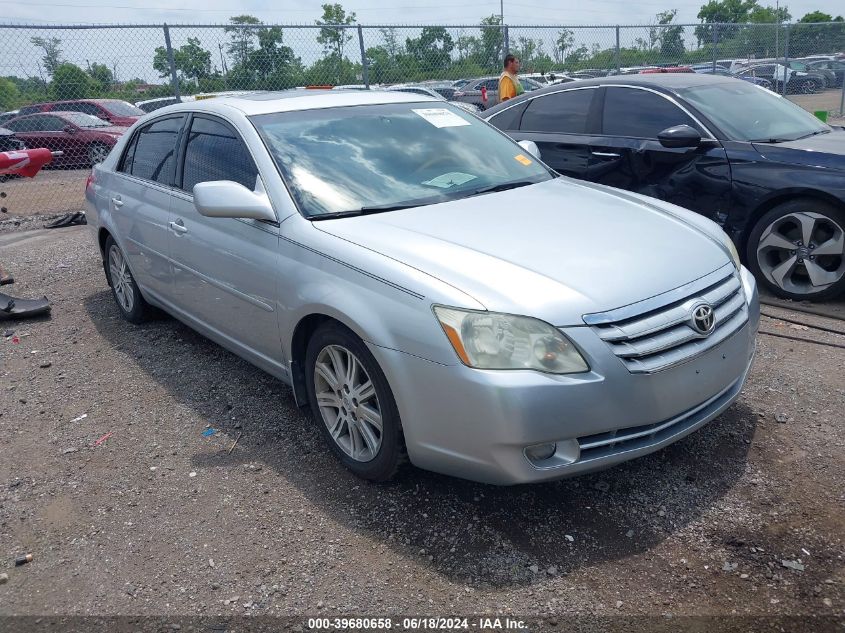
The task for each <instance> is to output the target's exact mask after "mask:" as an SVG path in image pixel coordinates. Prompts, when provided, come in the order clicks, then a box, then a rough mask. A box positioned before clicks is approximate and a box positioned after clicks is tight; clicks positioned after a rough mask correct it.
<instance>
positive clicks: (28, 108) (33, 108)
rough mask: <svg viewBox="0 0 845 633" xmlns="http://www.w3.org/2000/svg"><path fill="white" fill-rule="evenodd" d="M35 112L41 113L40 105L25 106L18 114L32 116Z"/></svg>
mask: <svg viewBox="0 0 845 633" xmlns="http://www.w3.org/2000/svg"><path fill="white" fill-rule="evenodd" d="M33 112H41V106H40V105H31V106H24V107H22V108H21V109H20V111H19V112H18V114H32V113H33Z"/></svg>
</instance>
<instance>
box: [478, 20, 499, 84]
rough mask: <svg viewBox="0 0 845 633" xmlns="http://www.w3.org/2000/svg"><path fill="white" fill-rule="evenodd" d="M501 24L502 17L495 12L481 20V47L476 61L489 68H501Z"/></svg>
mask: <svg viewBox="0 0 845 633" xmlns="http://www.w3.org/2000/svg"><path fill="white" fill-rule="evenodd" d="M501 26H502V18H501V16H498V15H495V14H493V15H490V16H488V17H486V18H484V19H482V20H481V27H482V28H481V47H480V49H479V59H478V63H479V64H480V65H481V66H483V67H484V68H487V69H489V70H501V68H502V61H503V60H504V48H505V37H504V32H503V30H502V28H501ZM495 27H498V28H495Z"/></svg>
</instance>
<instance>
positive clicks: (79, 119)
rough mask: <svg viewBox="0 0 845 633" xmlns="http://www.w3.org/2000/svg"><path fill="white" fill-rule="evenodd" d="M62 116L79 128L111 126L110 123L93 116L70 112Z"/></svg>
mask: <svg viewBox="0 0 845 633" xmlns="http://www.w3.org/2000/svg"><path fill="white" fill-rule="evenodd" d="M62 116H63V117H64V118H65V119H67V120H68V121H70V122H71V123H73V124H74V125H75V126H77V127H86V128H87V127H109V126H110V125H111V123H109V122H108V121H103V120H102V119H101V118H99V117H96V116H94V115H93V114H83V113H82V112H68V113H66V114H63V115H62Z"/></svg>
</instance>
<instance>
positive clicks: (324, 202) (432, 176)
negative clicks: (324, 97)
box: [251, 101, 554, 218]
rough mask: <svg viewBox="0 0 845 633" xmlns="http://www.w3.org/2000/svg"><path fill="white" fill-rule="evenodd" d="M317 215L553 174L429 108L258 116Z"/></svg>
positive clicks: (479, 129)
mask: <svg viewBox="0 0 845 633" xmlns="http://www.w3.org/2000/svg"><path fill="white" fill-rule="evenodd" d="M251 120H252V121H253V123H254V124H255V126H256V128H257V129H258V132H259V134H260V135H261V137H262V139H263V140H264V142H265V144H266V145H267V147H268V149H269V150H270V154H271V155H272V157H273V159H274V161H275V163H276V166H277V167H278V169H279V170H280V171H281V173H282V176H283V177H284V179H285V181H286V182H287V185H288V187H289V188H290V191H291V193H292V194H293V196H294V198H295V199H296V201H297V204H298V206H299V208H300V210H301V211H302V212H303V213H304V214H305V215H306V216H307V217H311V218H319V216H324V217H325V216H327V214H329V215H330V216H335V215H337V214H344V215H346V214H349V215H355V214H359V213H372V212H376V211H389V210H393V209H396V208H406V207H413V206H423V205H427V204H434V203H438V202H446V201H449V200H456V199H458V198H464V197H468V196H472V195H478V194H481V193H487V192H489V191H495V190H497V189H510V188H515V187H519V186H522V185H529V184H533V183H537V182H541V181H545V180H549V179H551V178H553V177H554V176H553V175H552V173H551V172H550V171H549V170H548V169H547V168H545V167H544V166H543V165H541V164H539V163H538V162H537V161H536V160H534V158H533V157H532V156H531V155H529V154H528V152H526V151H525V150H523V149H522V148H521V147H519V146H518V145H517V144H516V143H514V142H513V141H511V140H509V139H508V138H507V137H505V136H504V135H502V134H501V133H499V132H497V131H496V130H495V129H493V128H492V127H490V126H489V125H488V124H487V123H484V122H483V121H481V120H479V119H478V118H477V117H475V116H473V115H471V114H468V113H467V112H465V111H463V110H460V109H458V108H453V107H451V106H449V105H447V104H445V103H444V104H442V105H441V104H437V103H432V102H430V101H429V102H422V103H392V104H381V105H363V106H352V107H343V108H325V109H319V110H303V111H297V112H278V113H273V114H264V115H258V116H253V117H251Z"/></svg>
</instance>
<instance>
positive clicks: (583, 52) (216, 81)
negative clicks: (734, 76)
mask: <svg viewBox="0 0 845 633" xmlns="http://www.w3.org/2000/svg"><path fill="white" fill-rule="evenodd" d="M322 9H323V14H322V16H321V17H320V19H318V20H316V21H315V24H316V25H317V26H319V27H320V28H319V29H317V30H316V38H315V43H316V45H318V46H319V47H320V48H321V51H320V56H319V57H318V58H317V59H316V60H315V61H312V62H311V63H308V64H306V63H304V62H303V61H302V59H301V57H299V56H298V55H297V54H296V52H295V51H294V49H293V47H291V46H290V43H289V42H287V41H286V39H285V33H284V30H283V29H282V28H281V27H278V26H269V25H265V24H263V23H262V22H261V21H260V20H259V19H258V18H256V17H254V16H251V15H238V16H234V17H232V18H230V20H229V23H228V24H227V25H226V26H225V27H224V32H225V35H226V40H225V42H221V43H220V44H219V45H218V47H217V50H211V49H208V48H206V45H204V44H203V42H202V41H201V40H200V39H199V38H196V37H189V38H188V39H187V40H186V41H185V43H183V44H181V45H180V46H178V47H175V48H174V49H173V64H174V67H175V69H176V75H177V78H178V81H179V84H180V91H181V92H182V94H195V93H198V92H218V91H225V90H283V89H286V88H292V87H295V86H304V85H315V84H317V85H323V84H331V85H340V84H356V83H362V80H363V72H364V69H363V65H362V63H361V59H360V51H359V43H358V39H357V33H356V32H355V29H354V28H343V27H354V25H356V24H357V17H356V15H355V13H353V12H347V11H346V9H344V7H343V6H342V5H340V4H324V5H322ZM676 18H677V10H669V11H663V12H660V13H658V14H657V15H656V16H655V19H654V20H653V22H652V24H650V25H648V26H647V27H645V28H643V30H642V31H641V32H639V33H638V37H636V38H635V40H634V41H633V43H630V42H627V38H626V42H627V43H626V44H625V45H623V46H622V47H621V48H620V50H619V52H618V60H617V52H616V49H615V46H614V45H612V44H611V43H610V42H607V45H606V46H601V45H599V44H596V43H592V44H591V45H590V46H588V45H587V44H586V43H584V42H581V41H579V39H578V35H579V33H577V32H576V31H575V30H573V29H566V28H561V29H559V30H558V31H557V33H556V34H555V37H554V39H553V40H552V43H551V45H548V44H547V42H546V41H545V40H544V39H543V38H539V37H537V38H534V37H529V36H525V35H523V34H522V33H521V32H520V30H519V29H511V30H510V38H509V42H508V43H507V45H508V49H509V51H510V52H511V53H514V54H515V55H516V56H517V57H519V58H520V59H521V61H522V68H523V71H525V72H549V71H551V70H558V71H573V70H578V69H583V68H612V67H615V65H616V63H617V61H618V63H619V65H621V66H640V65H648V64H655V63H680V64H688V63H695V62H701V61H709V60H711V59H713V57H714V54H715V55H716V56H718V57H720V58H728V57H771V56H775V55H781V54H783V52H784V49H783V47H784V42H783V32H784V27H783V26H782V25H783V24H784V23H787V22H788V21H789V20H791V18H792V16H791V15H790V13H789V10H788V8H787V7H779V8H775V7H771V6H763V5H760V4H758V2H757V0H708V2H707V3H706V4H704V5H702V6H701V9H700V11H699V13H698V20H699V24H698V25H697V26H696V27H695V31H694V39H692V38H691V39H690V40H687V39H685V37H684V28H683V27H682V26H678V25H677V24H676ZM820 22H831V23H832V24H818V23H820ZM717 23H720V24H721V26H719V27H718V28H716V27H715V26H714V25H715V24H717ZM839 23H842V24H839ZM479 27H481V28H479V31H478V33H477V34H462V35H459V36H453V35H452V33H451V32H450V31H449V30H448V29H447V28H446V27H442V26H430V27H424V28H422V29H421V30H420V31H419V34H418V35H417V36H416V37H403V36H402V35H401V34H400V32H399V31H398V30H397V29H395V28H381V29H379V36H380V37H379V38H378V39H379V43H378V44H377V45H375V46H366V47H365V56H366V59H367V70H368V73H369V81H370V82H371V83H377V84H381V83H396V82H408V81H421V80H425V79H457V78H460V77H475V76H483V75H487V74H498V72H499V70H500V68H501V60H502V57H503V56H504V54H505V47H506V42H505V37H504V29H502V28H501V22H500V18H499V16H497V15H490V16H488V17H485V18H483V19H482V20H481V21H480V22H479ZM776 31H777V32H778V34H777V35H776V34H775V32H776ZM585 32H586V31H585ZM628 32H629V31H627V30H626V31H625V33H626V34H627V33H628ZM371 33H372V30H371V29H368V31H367V32H366V35H367V36H368V37H367V38H366V39H369V38H370V37H371ZM30 41H31V43H32V45H33V46H34V47H35V48H37V49H38V50H39V51H40V59H39V63H38V67H39V76H38V77H27V78H21V77H14V76H11V77H5V78H0V110H9V109H12V108H15V107H18V106H20V105H22V104H25V103H31V102H36V101H45V100H53V99H55V100H60V99H72V98H80V97H89V98H94V97H110V98H120V99H126V100H129V101H136V100H138V99H139V98H153V97H158V96H169V95H171V94H172V92H173V90H172V86H171V85H170V80H171V68H170V60H169V58H168V54H167V50H166V48H165V47H164V46H159V47H157V48H156V49H155V52H154V56H153V59H152V68H153V69H154V70H155V71H156V72H157V73H158V75H159V78H160V83H159V84H158V85H154V86H152V87H151V86H148V85H146V82H145V81H144V80H142V79H140V78H135V79H131V80H128V81H117V79H116V77H115V72H114V70H113V69H111V68H109V66H108V65H107V64H105V63H97V62H95V63H91V64H86V67H85V68H82V67H81V66H79V65H77V64H74V63H71V62H69V61H67V60H66V59H65V54H64V46H63V42H62V40H60V39H58V38H42V37H32V38H31V40H30ZM841 50H845V21H843V17H842V16H836V17H833V16H831V15H829V14H826V13H823V12H821V11H813V12H810V13H807V14H806V15H804V16H803V17H802V18H801V19H800V20H798V21H797V22H796V23H793V24H791V25H790V33H789V52H790V56H791V57H797V56H801V55H807V54H811V53H821V52H833V51H841ZM142 87H143V97H141V96H139V95H140V92H141V90H140V89H141V88H142Z"/></svg>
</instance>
